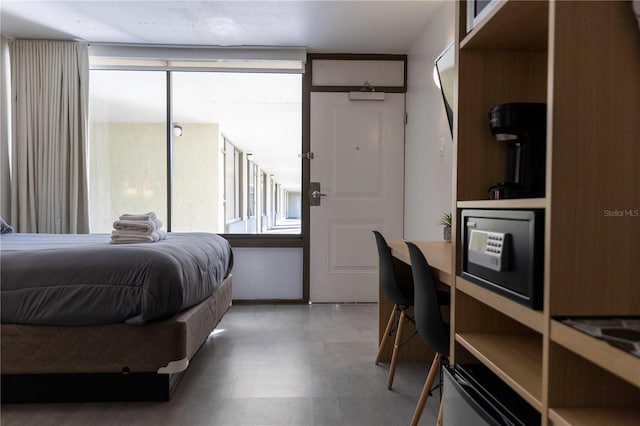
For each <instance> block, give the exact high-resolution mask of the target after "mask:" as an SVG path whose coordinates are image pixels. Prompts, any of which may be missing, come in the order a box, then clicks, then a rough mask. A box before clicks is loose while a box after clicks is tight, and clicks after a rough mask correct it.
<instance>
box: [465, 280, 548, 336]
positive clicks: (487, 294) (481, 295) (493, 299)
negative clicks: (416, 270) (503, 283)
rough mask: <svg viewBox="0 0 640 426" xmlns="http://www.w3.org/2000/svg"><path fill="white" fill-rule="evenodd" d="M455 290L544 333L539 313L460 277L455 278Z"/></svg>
mask: <svg viewBox="0 0 640 426" xmlns="http://www.w3.org/2000/svg"><path fill="white" fill-rule="evenodd" d="M456 289H458V290H460V291H462V292H463V293H465V294H467V295H469V296H471V297H473V298H474V299H476V300H478V301H480V302H482V303H484V304H485V305H487V306H490V307H492V308H493V309H495V310H496V311H499V312H501V313H502V314H504V315H507V316H509V317H510V318H513V319H514V320H516V321H518V322H519V323H521V324H523V325H525V326H527V327H529V328H530V329H532V330H534V331H537V332H538V333H543V331H544V324H545V321H544V315H543V314H542V312H541V311H534V310H533V309H530V308H527V307H526V306H524V305H521V304H519V303H516V302H514V301H513V300H510V299H507V298H506V297H503V296H500V295H499V294H497V293H494V292H492V291H489V290H487V289H485V288H483V287H481V286H479V285H478V284H474V283H472V282H469V281H467V280H465V279H464V278H462V277H460V276H457V277H456Z"/></svg>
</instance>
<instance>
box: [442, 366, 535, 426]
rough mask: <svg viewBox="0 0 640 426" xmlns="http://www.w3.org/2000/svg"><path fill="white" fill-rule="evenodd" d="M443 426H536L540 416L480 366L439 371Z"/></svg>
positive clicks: (485, 368)
mask: <svg viewBox="0 0 640 426" xmlns="http://www.w3.org/2000/svg"><path fill="white" fill-rule="evenodd" d="M443 398H444V407H443V409H444V412H443V416H444V418H443V423H444V425H445V426H529V425H531V426H533V425H536V426H539V425H540V413H539V412H538V411H537V410H536V409H535V408H533V407H532V406H531V405H530V404H529V403H527V401H525V400H524V399H523V398H522V397H521V396H520V395H518V394H517V393H516V392H515V391H514V390H513V389H511V388H510V387H509V386H507V385H506V384H505V383H504V382H503V381H502V380H500V379H499V378H498V377H497V376H496V375H495V374H493V373H492V372H491V371H490V370H489V369H488V368H487V367H485V366H484V365H482V364H462V365H461V364H456V365H454V366H453V367H452V368H444V369H443Z"/></svg>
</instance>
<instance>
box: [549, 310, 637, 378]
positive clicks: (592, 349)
mask: <svg viewBox="0 0 640 426" xmlns="http://www.w3.org/2000/svg"><path fill="white" fill-rule="evenodd" d="M551 340H552V341H554V342H555V343H557V344H559V345H560V346H563V347H564V348H566V349H568V350H570V351H572V352H574V353H575V354H577V355H579V356H581V357H583V358H585V359H587V360H589V361H590V362H592V363H594V364H596V365H597V366H599V367H600V368H603V369H604V370H607V371H608V372H610V373H612V374H615V375H616V376H618V377H620V378H621V379H623V380H626V381H627V382H629V383H631V384H632V385H634V386H636V387H640V358H637V357H635V356H633V355H631V354H629V353H627V352H625V351H623V350H620V349H617V348H615V347H613V346H611V345H610V344H608V343H607V342H604V341H602V340H598V339H596V338H594V337H591V336H589V335H587V334H585V333H583V332H581V331H579V330H576V329H575V328H572V327H569V326H567V325H565V324H562V323H561V322H558V321H555V320H552V321H551Z"/></svg>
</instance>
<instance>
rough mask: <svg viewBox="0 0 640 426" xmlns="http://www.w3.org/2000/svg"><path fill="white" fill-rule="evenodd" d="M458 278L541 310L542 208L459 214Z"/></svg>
mask: <svg viewBox="0 0 640 426" xmlns="http://www.w3.org/2000/svg"><path fill="white" fill-rule="evenodd" d="M461 234H462V277H463V278H465V279H467V280H468V281H471V282H473V283H475V284H479V285H481V286H483V287H485V288H487V289H489V290H491V291H494V292H496V293H498V294H501V295H503V296H505V297H507V298H509V299H512V300H515V301H516V302H519V303H522V304H523V305H526V306H528V307H530V308H532V309H536V310H540V309H542V300H543V299H542V297H543V287H544V284H543V283H544V259H543V258H544V210H462V233H461Z"/></svg>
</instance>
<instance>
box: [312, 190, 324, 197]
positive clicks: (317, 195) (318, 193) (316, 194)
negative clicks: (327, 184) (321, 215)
mask: <svg viewBox="0 0 640 426" xmlns="http://www.w3.org/2000/svg"><path fill="white" fill-rule="evenodd" d="M326 196H327V194H323V193H321V192H320V191H319V190H317V189H314V190H313V191H311V198H320V197H326Z"/></svg>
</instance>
